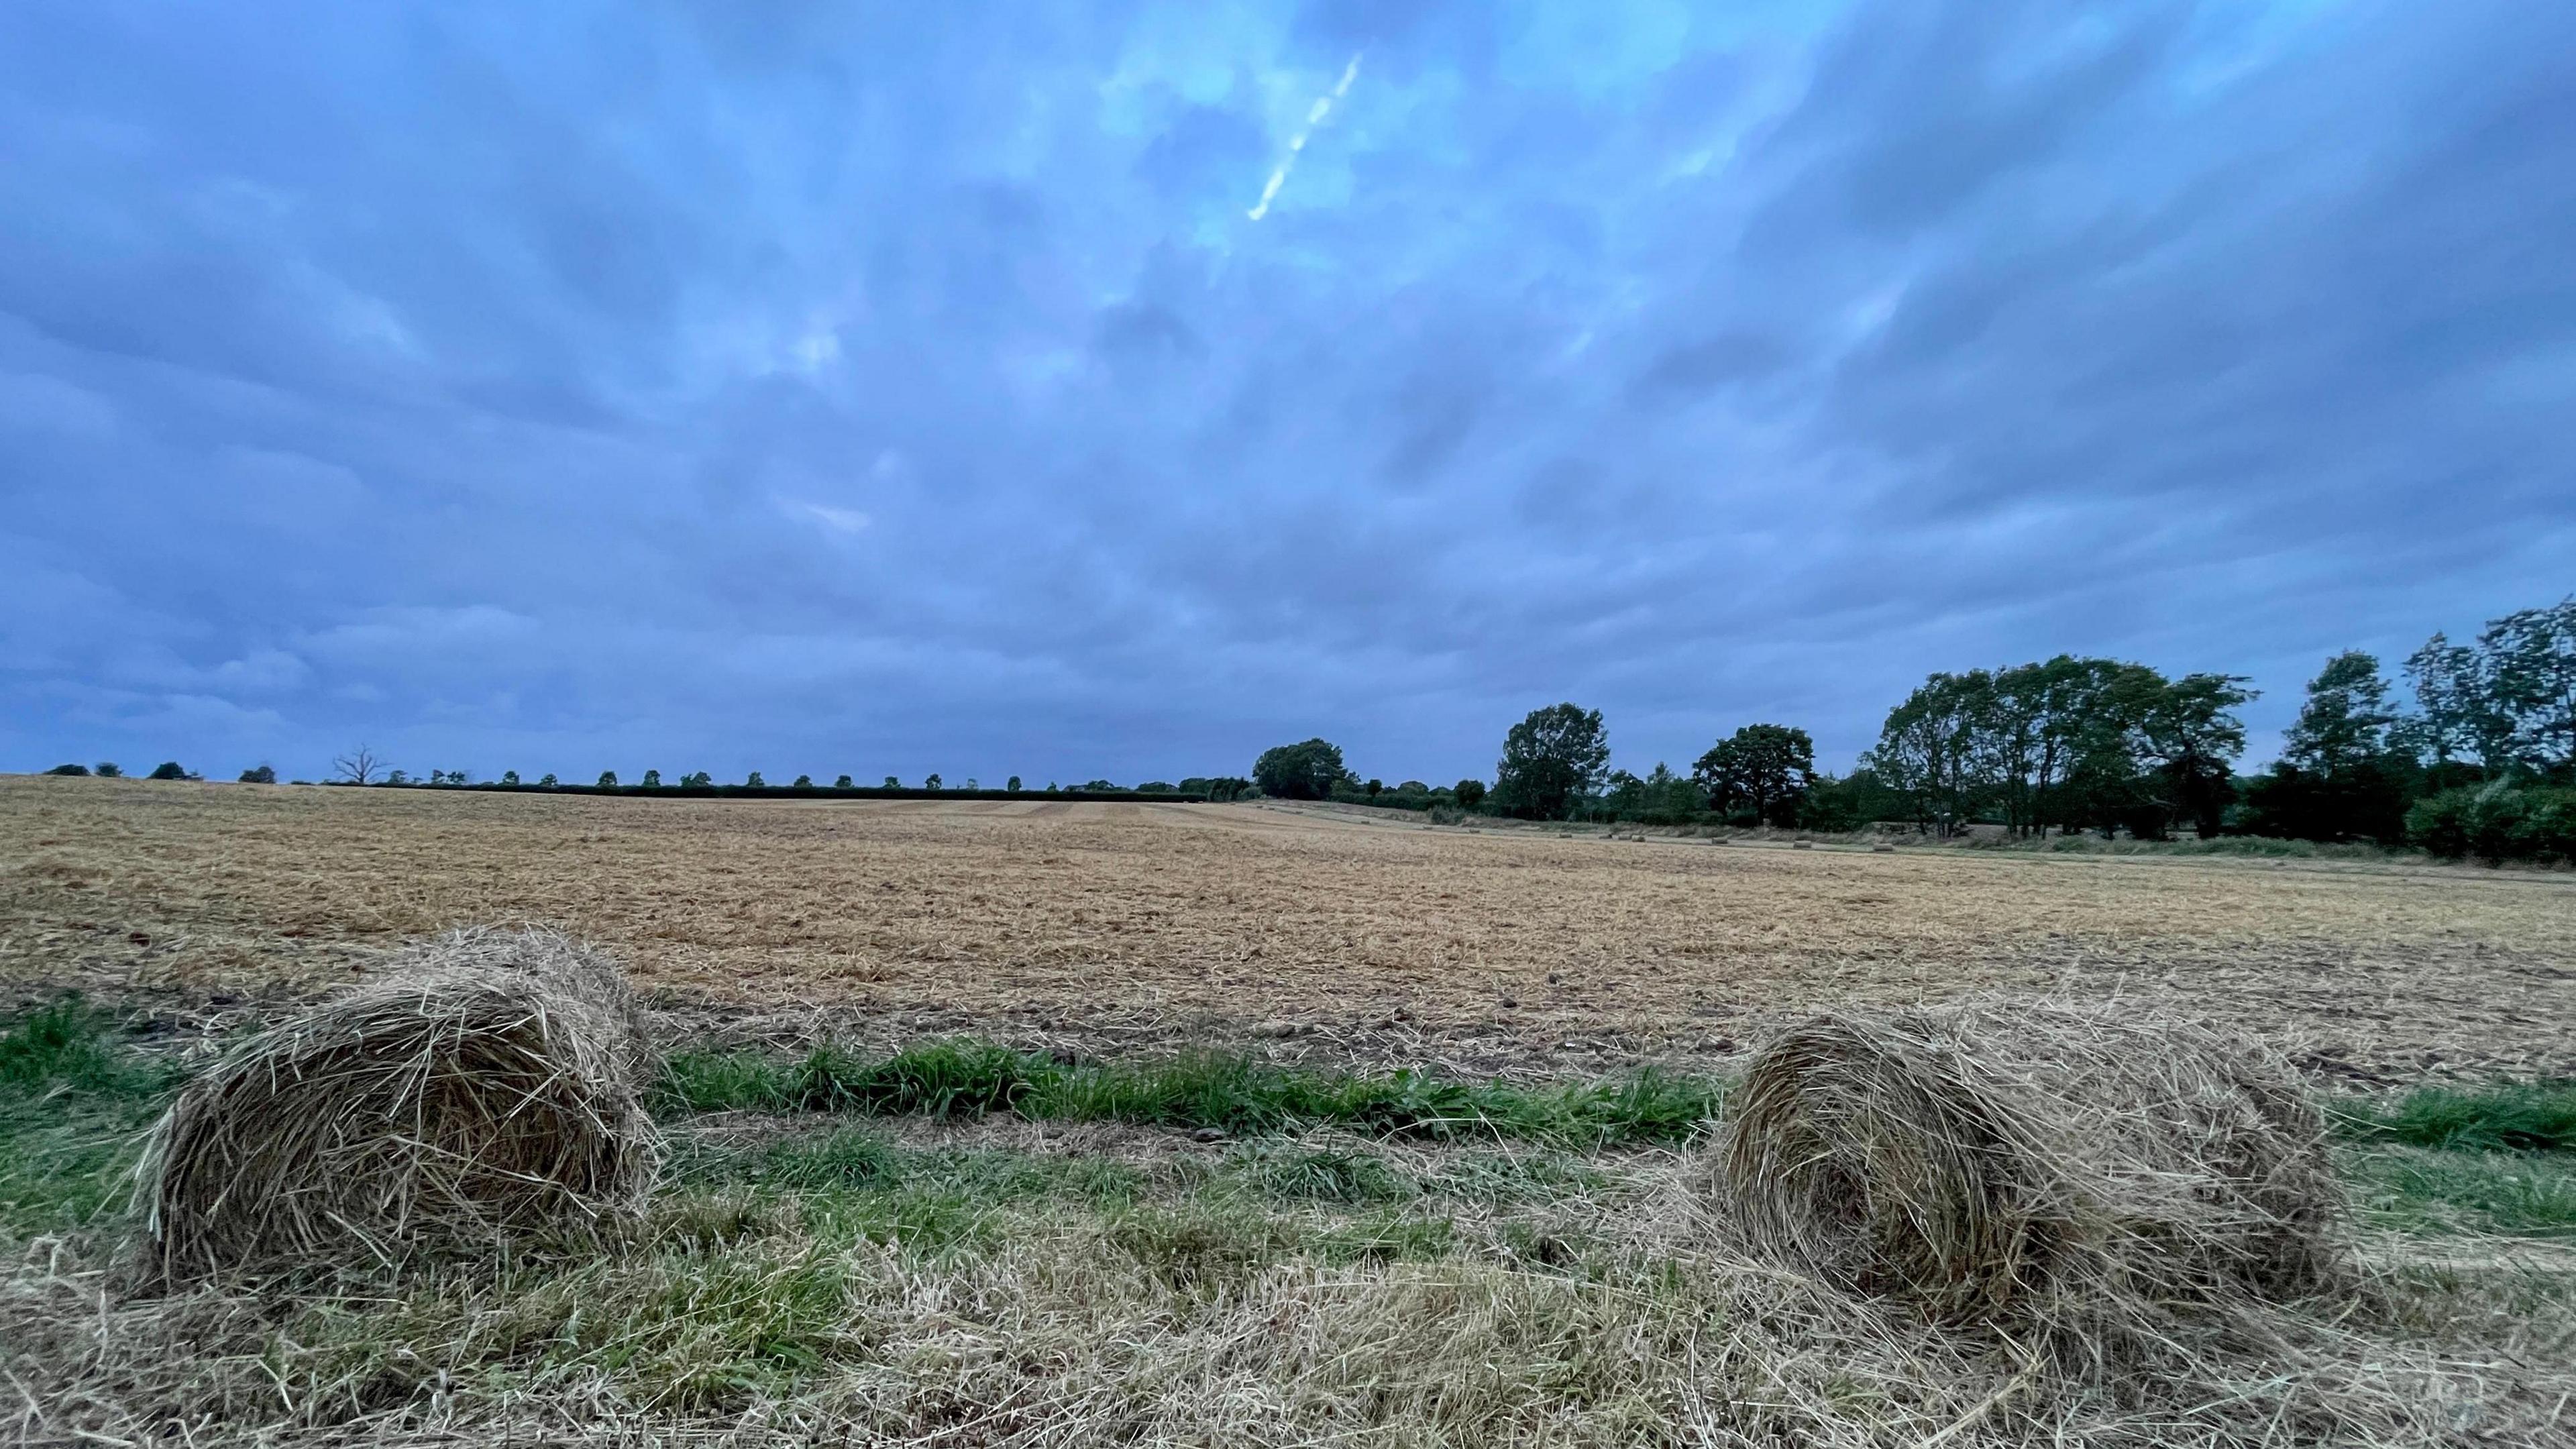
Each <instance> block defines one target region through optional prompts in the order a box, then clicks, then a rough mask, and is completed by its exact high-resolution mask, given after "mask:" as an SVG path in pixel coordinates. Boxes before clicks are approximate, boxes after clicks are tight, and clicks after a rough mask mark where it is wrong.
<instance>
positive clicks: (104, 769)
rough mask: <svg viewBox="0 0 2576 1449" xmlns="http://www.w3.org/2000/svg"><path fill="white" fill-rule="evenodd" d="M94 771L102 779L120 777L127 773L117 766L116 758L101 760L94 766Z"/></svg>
mask: <svg viewBox="0 0 2576 1449" xmlns="http://www.w3.org/2000/svg"><path fill="white" fill-rule="evenodd" d="M93 773H95V774H96V775H97V776H98V777H99V778H100V779H102V780H114V779H118V778H121V777H122V776H123V775H124V774H125V772H124V771H123V770H120V769H118V768H117V767H116V762H115V761H114V760H101V761H99V762H98V764H97V766H96V767H95V768H94V770H93Z"/></svg>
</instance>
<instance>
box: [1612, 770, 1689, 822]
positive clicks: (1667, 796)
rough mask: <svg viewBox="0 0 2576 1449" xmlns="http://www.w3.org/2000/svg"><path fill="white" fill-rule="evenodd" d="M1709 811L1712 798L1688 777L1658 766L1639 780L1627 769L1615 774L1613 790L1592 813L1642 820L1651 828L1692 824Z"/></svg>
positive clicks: (1622, 818)
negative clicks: (1709, 799)
mask: <svg viewBox="0 0 2576 1449" xmlns="http://www.w3.org/2000/svg"><path fill="white" fill-rule="evenodd" d="M1707 810H1708V796H1707V795H1706V794H1705V793H1704V792H1703V791H1702V789H1701V788H1700V786H1699V784H1698V783H1697V782H1696V781H1694V780H1692V779H1691V778H1690V777H1689V776H1687V775H1676V774H1674V773H1673V769H1672V767H1671V766H1670V765H1667V764H1664V763H1663V762H1662V761H1660V760H1659V761H1657V762H1656V763H1655V768H1654V772H1653V773H1652V774H1649V775H1647V776H1645V777H1644V778H1642V779H1641V778H1639V777H1637V776H1635V775H1632V774H1630V773H1628V772H1627V771H1625V770H1617V771H1613V772H1612V773H1611V776H1610V787H1609V789H1608V790H1607V791H1605V792H1604V793H1603V794H1602V796H1601V798H1600V800H1599V801H1598V802H1596V803H1595V805H1594V807H1593V809H1592V810H1591V811H1590V812H1588V813H1592V814H1595V815H1598V816H1600V817H1603V818H1606V819H1610V820H1638V821H1643V822H1645V823H1647V824H1650V825H1688V824H1690V823H1692V822H1693V821H1696V820H1698V819H1699V818H1700V817H1701V816H1702V815H1704V814H1706V813H1707Z"/></svg>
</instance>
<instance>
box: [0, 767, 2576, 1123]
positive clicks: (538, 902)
mask: <svg viewBox="0 0 2576 1449" xmlns="http://www.w3.org/2000/svg"><path fill="white" fill-rule="evenodd" d="M482 921H499V922H520V921H528V922H540V923H545V924H551V925H556V926H560V927H562V928H564V929H566V930H569V931H571V932H573V933H575V934H578V935H582V936H587V937H590V938H592V939H594V940H597V941H599V942H600V943H602V944H603V945H606V946H608V947H609V948H611V949H612V950H614V951H615V952H617V953H618V954H619V955H620V956H621V957H623V958H624V959H625V960H626V961H627V962H628V963H629V965H630V967H631V969H632V970H633V973H634V975H635V978H636V980H637V981H638V983H639V984H640V985H641V986H642V987H644V988H645V989H646V991H647V992H648V993H649V995H650V997H651V999H652V1000H653V1002H654V1003H655V1005H656V1006H657V1007H658V1008H660V1010H661V1011H662V1013H663V1015H664V1020H665V1022H666V1025H667V1026H668V1029H669V1030H671V1031H672V1032H673V1033H674V1034H676V1035H680V1036H690V1037H698V1036H714V1037H718V1038H728V1037H729V1038H763V1037H765V1038H775V1039H781V1040H798V1039H804V1038H810V1037H813V1036H816V1035H836V1036H841V1037H846V1038H849V1039H852V1040H856V1041H869V1042H877V1041H883V1040H890V1039H892V1038H894V1037H897V1036H904V1035H917V1034H918V1033H920V1032H921V1031H924V1030H940V1031H957V1032H971V1033H975V1034H980V1035H989V1036H997V1037H1002V1038H1005V1039H1012V1040H1020V1041H1026V1042H1030V1043H1034V1044H1046V1043H1050V1042H1052V1043H1056V1044H1065V1045H1076V1046H1085V1045H1089V1046H1103V1047H1105V1046H1111V1045H1121V1044H1124V1045H1150V1044H1153V1043H1157V1042H1185V1043H1193V1044H1204V1043H1209V1042H1226V1043H1236V1042H1240V1043H1247V1044H1249V1043H1264V1044H1265V1045H1264V1047H1263V1049H1264V1050H1267V1051H1270V1052H1273V1053H1275V1054H1289V1055H1305V1056H1341V1057H1348V1058H1351V1059H1353V1060H1357V1061H1363V1062H1394V1061H1408V1062H1433V1063H1440V1064H1445V1065H1450V1066H1456V1067H1465V1068H1472V1069H1478V1070H1514V1069H1523V1068H1536V1067H1542V1066H1544V1067H1549V1068H1551V1069H1559V1068H1567V1067H1578V1068H1579V1067H1584V1066H1598V1065H1600V1064H1601V1063H1602V1062H1604V1061H1633V1060H1671V1061H1676V1062H1700V1063H1711V1062H1713V1061H1716V1060H1719V1059H1723V1058H1724V1057H1726V1056H1728V1055H1730V1054H1732V1053H1734V1052H1735V1051H1736V1050H1737V1049H1738V1047H1739V1044H1740V1043H1743V1042H1745V1041H1746V1040H1747V1039H1748V1038H1750V1037H1752V1036H1755V1035H1758V1033H1759V1031H1760V1030H1761V1028H1762V1026H1763V1025H1764V1024H1765V1023H1766V1022H1768V1021H1772V1020H1776V1019H1778V1018H1780V1017H1782V1016H1784V1015H1788V1014H1793V1013H1799V1012H1803V1011H1806V1010H1810V1009H1812V1008H1814V1007H1817V1006H1820V1005H1826V1004H1831V1003H1837V1002H1847V1001H1867V1002H1900V1001H1914V1000H1935V1001H1937V1000H1942V999H1946V998H1950V997H1954V996H1957V995H1960V994H1962V993H1969V992H1981V991H2001V992H2007V993H2029V994H2049V995H2062V996H2071V997H2074V998H2078V999H2098V998H2101V997H2105V996H2111V995H2120V996H2129V997H2137V998H2143V999H2146V1000H2150V1001H2154V1002H2158V1003H2163V1004H2168V1005H2173V1006H2177V1007H2179V1008H2181V1009H2183V1010H2185V1011H2186V1012H2188V1013H2189V1014H2192V1015H2195V1016H2200V1017H2205V1018H2208V1019H2212V1020H2215V1021H2219V1022H2222V1023H2226V1024H2230V1025H2235V1026H2240V1027H2244V1028H2248V1029H2251V1030H2253V1031H2255V1032H2258V1033H2260V1034H2263V1035H2265V1036H2268V1037H2271V1038H2273V1039H2275V1040H2277V1041H2280V1042H2282V1043H2283V1044H2284V1045H2286V1046H2288V1047H2290V1048H2291V1049H2292V1051H2293V1052H2294V1054H2295V1055H2296V1056H2297V1057H2298V1058H2299V1059H2300V1060H2301V1061H2302V1062H2303V1063H2304V1064H2306V1065H2307V1066H2308V1067H2309V1068H2310V1069H2311V1070H2314V1071H2318V1072H2320V1073H2323V1074H2326V1075H2329V1076H2333V1075H2340V1076H2343V1077H2347V1078H2350V1079H2353V1080H2356V1081H2359V1082H2362V1083H2371V1082H2382V1081H2401V1080H2413V1079H2417V1078H2421V1077H2424V1076H2427V1075H2435V1076H2444V1075H2460V1074H2467V1075H2480V1074H2485V1073H2490V1072H2510V1073H2513V1074H2516V1075H2524V1076H2532V1075H2541V1076H2550V1075H2558V1076H2563V1075H2567V1074H2569V1073H2570V1072H2571V1071H2576V929H2571V927H2576V880H2571V879H2570V878H2568V877H2566V876H2564V875H2535V874H2505V873H2497V872H2490V871H2481V870H2477V869H2474V868H2445V867H2432V866H2421V865H2418V866H2378V865H2362V864H2348V863H2341V862H2333V863H2327V862H2307V861H2293V862H2270V861H2244V860H2189V859H2137V858H2110V859H2103V858H2069V857H2041V856H2029V855H2021V854H2011V853H2003V852H1969V851H1962V850H1951V849H1937V848H1919V849H1918V848H1908V849H1904V850H1900V851H1897V852H1895V853H1892V854H1887V853H1881V854H1873V853H1870V852H1867V851H1859V850H1836V849H1830V848H1820V849H1815V850H1809V851H1793V850H1789V849H1786V848H1781V847H1779V846H1776V845H1761V846H1757V845H1749V844H1737V845H1731V846H1718V845H1712V844H1709V843H1708V842H1706V841H1705V840H1701V839H1689V838H1679V839H1655V840H1646V841H1636V840H1607V839H1603V838H1600V837H1599V836H1597V835H1586V836H1581V837H1575V838H1566V837H1559V836H1554V835H1550V834H1544V833H1541V832H1536V831H1530V830H1522V829H1494V828H1488V829H1486V830H1483V831H1474V832H1471V831H1465V830H1458V829H1433V828H1428V827H1426V826H1424V825H1422V824H1421V823H1419V822H1418V821H1416V820H1414V819H1413V818H1411V817H1404V816H1394V815H1392V813H1391V812H1388V813H1387V814H1386V815H1385V816H1380V815H1378V813H1376V812H1356V811H1354V812H1333V811H1328V810H1315V809H1294V808H1283V807H1278V806H1263V805H1226V806H1213V805H1200V806H1178V805H1143V804H1139V805H1126V804H1109V805H1100V804H1067V803H1039V802H1035V801H1032V802H1030V803H1027V804H1018V803H1002V802H960V803H956V804H950V803H947V802H937V801H903V802H883V803H879V802H866V803H842V802H819V803H803V802H800V803H783V802H782V803H776V804H771V803H747V802H739V801H683V800H641V799H594V798H584V797H542V796H524V795H522V796H503V795H475V794H467V793H461V792H459V793H449V792H425V791H390V790H389V791H355V790H323V789H295V788H260V787H245V786H230V785H195V784H177V783H146V782H130V781H125V782H112V781H99V780H51V779H31V778H25V777H18V778H9V779H5V780H0V986H5V989H6V991H7V992H8V993H9V994H10V995H11V996H14V997H16V998H19V999H22V1000H24V999H33V998H41V997H43V996H45V995H48V994H50V993H53V992H56V991H59V990H61V989H63V988H66V987H77V988H82V989H85V990H86V991H88V992H89V993H90V994H92V995H94V996H101V997H109V998H114V999H118V1000H126V1001H132V1002H134V1003H136V1004H137V1005H140V1006H145V1007H149V1008H153V1009H158V1010H163V1011H166V1012H169V1013H172V1014H174V1015H176V1016H179V1017H183V1018H184V1017H190V1016H199V1017H202V1016H206V1015H209V1014H216V1015H220V1014H221V1013H223V1012H224V1011H225V1010H226V1009H227V1008H231V1007H239V1008H241V1009H244V1010H251V1009H256V1008H258V1007H259V1006H260V1005H261V1004H262V1003H263V1002H265V1003H271V1004H273V1003H274V1002H275V1001H276V999H277V998H278V997H279V996H281V995H288V996H301V995H305V994H309V993H311V992H315V991H319V990H322V989H325V988H327V987H329V986H332V985H335V984H338V983H341V982H345V981H348V980H351V979H354V978H355V977H357V976H359V975H361V974H363V973H364V972H365V970H366V969H367V968H368V966H369V964H370V963H371V962H372V961H374V960H376V959H378V958H380V957H381V956H382V955H384V954H385V953H386V952H388V951H390V950H391V949H393V948H394V947H396V946H398V945H399V944H400V943H401V942H402V941H404V940H406V939H411V938H417V937H420V936H423V935H426V934H429V933H432V932H435V931H438V930H442V929H445V928H447V927H450V926H453V925H457V924H461V923H467V922H482Z"/></svg>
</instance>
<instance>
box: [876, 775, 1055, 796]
mask: <svg viewBox="0 0 2576 1449" xmlns="http://www.w3.org/2000/svg"><path fill="white" fill-rule="evenodd" d="M841 783H843V784H845V785H846V784H848V783H849V777H848V776H846V775H844V776H842V777H841ZM1002 788H1003V789H1005V790H1008V791H1010V792H1011V793H1012V794H1014V795H1016V794H1018V793H1020V777H1019V776H1017V775H1013V776H1012V777H1011V780H1010V783H1009V784H1007V785H1004V786H1003V787H1002Z"/></svg>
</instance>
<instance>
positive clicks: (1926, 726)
mask: <svg viewBox="0 0 2576 1449" xmlns="http://www.w3.org/2000/svg"><path fill="white" fill-rule="evenodd" d="M1992 687H1993V677H1992V676H1991V675H1988V674H1987V673H1986V672H1985V671H1984V670H1982V669H1980V670H1975V671H1972V672H1970V673H1968V674H1935V675H1932V676H1931V677H1929V678H1927V679H1926V680H1924V681H1923V683H1922V684H1921V685H1920V686H1919V687H1917V688H1916V689H1915V691H1914V692H1913V693H1912V694H1909V695H1907V696H1906V697H1905V700H1904V702H1903V703H1901V704H1899V705H1897V706H1896V708H1894V709H1892V710H1889V711H1888V712H1887V720H1886V722H1885V723H1883V724H1882V725H1880V726H1879V731H1878V743H1877V744H1876V745H1874V746H1872V747H1871V748H1870V749H1869V750H1868V751H1866V752H1865V753H1863V754H1862V756H1861V766H1862V768H1864V769H1866V770H1868V771H1869V772H1870V773H1871V774H1872V775H1874V776H1876V777H1877V778H1878V779H1879V780H1880V781H1881V782H1882V783H1884V784H1885V785H1887V786H1888V788H1890V789H1892V790H1894V791H1895V792H1896V793H1897V794H1898V795H1900V796H1902V797H1903V798H1904V799H1905V800H1906V801H1907V802H1908V804H1909V806H1910V807H1911V809H1912V811H1913V814H1914V818H1915V819H1917V820H1919V821H1922V822H1924V823H1926V824H1929V825H1931V826H1932V827H1933V828H1934V829H1935V830H1937V831H1938V832H1939V833H1940V834H1942V835H1944V836H1947V835H1950V834H1953V833H1955V832H1956V831H1957V830H1958V829H1959V828H1960V827H1962V826H1964V825H1965V824H1966V823H1967V822H1968V821H1969V820H1970V819H1972V818H1973V817H1974V816H1975V815H1976V813H1977V811H1978V810H1980V809H1982V808H1983V807H1984V803H1985V798H1986V795H1987V794H1988V792H1989V790H1990V788H1991V785H1992V779H1991V775H1990V773H1989V772H1988V771H1987V770H1986V769H1985V768H1984V766H1985V763H1986V762H1985V760H1984V759H1983V758H1982V757H1981V755H1980V753H1979V750H1978V728H1979V725H1980V723H1981V720H1982V716H1983V714H1984V711H1985V707H1986V703H1985V696H1986V695H1987V694H1988V692H1989V691H1990V690H1991V689H1992Z"/></svg>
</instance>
